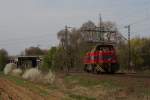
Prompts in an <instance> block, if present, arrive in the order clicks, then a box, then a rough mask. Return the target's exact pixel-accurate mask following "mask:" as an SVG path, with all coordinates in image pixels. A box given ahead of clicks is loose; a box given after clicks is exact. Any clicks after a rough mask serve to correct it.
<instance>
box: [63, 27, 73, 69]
mask: <svg viewBox="0 0 150 100" xmlns="http://www.w3.org/2000/svg"><path fill="white" fill-rule="evenodd" d="M69 28H72V27H68V26H67V25H66V26H65V44H64V49H65V53H66V61H65V63H66V67H67V70H68V72H69V69H70V68H69V67H70V60H69V53H70V51H69V47H68V29H69Z"/></svg>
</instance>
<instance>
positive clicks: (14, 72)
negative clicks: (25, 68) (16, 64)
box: [11, 68, 22, 76]
mask: <svg viewBox="0 0 150 100" xmlns="http://www.w3.org/2000/svg"><path fill="white" fill-rule="evenodd" d="M11 74H12V75H14V76H21V74H22V70H21V69H19V68H18V69H14V70H12V72H11Z"/></svg>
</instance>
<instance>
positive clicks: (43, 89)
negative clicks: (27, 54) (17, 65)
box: [0, 74, 56, 96]
mask: <svg viewBox="0 0 150 100" xmlns="http://www.w3.org/2000/svg"><path fill="white" fill-rule="evenodd" d="M0 77H4V78H7V79H8V80H10V81H12V82H14V83H15V84H16V85H20V86H23V87H25V88H27V89H29V90H31V91H33V92H36V93H39V94H40V95H41V96H47V95H49V93H50V92H51V91H50V90H54V89H56V88H55V86H51V85H48V86H47V85H42V84H35V83H32V82H30V81H27V80H24V79H22V78H20V77H15V76H10V75H7V76H6V75H3V74H0Z"/></svg>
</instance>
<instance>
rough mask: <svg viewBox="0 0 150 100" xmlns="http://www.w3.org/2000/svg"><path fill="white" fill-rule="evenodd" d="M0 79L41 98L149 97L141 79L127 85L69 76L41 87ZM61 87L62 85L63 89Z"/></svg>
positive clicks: (22, 81)
mask: <svg viewBox="0 0 150 100" xmlns="http://www.w3.org/2000/svg"><path fill="white" fill-rule="evenodd" d="M0 77H4V78H6V79H8V80H10V81H12V82H14V83H15V84H17V85H20V86H23V87H25V88H27V89H29V90H31V91H33V92H36V93H38V94H40V95H41V96H48V95H50V94H51V93H53V92H56V93H57V92H58V93H59V92H61V93H62V94H63V95H64V96H65V98H63V100H96V99H98V98H99V96H98V95H99V93H101V92H102V94H100V95H101V97H103V96H104V97H108V98H109V96H113V97H114V98H115V97H117V96H118V95H119V93H123V94H124V93H125V94H126V93H127V95H126V96H125V97H124V98H127V99H128V96H129V97H140V98H142V97H144V96H150V89H149V86H146V85H145V84H147V83H146V81H145V80H143V79H133V80H130V81H131V82H129V83H128V81H125V82H127V83H124V81H120V80H124V79H121V78H119V79H120V80H119V79H114V78H107V79H106V78H102V79H99V80H98V79H96V78H93V77H88V75H87V76H82V75H69V76H65V77H64V79H63V80H62V83H59V82H58V83H57V82H55V83H56V84H52V85H43V84H39V83H36V84H35V83H32V82H30V81H26V80H23V79H21V78H19V77H14V76H9V75H8V76H6V75H3V74H2V73H1V72H0ZM106 77H107V76H106ZM130 83H131V84H130ZM62 85H64V87H63V88H62ZM53 90H54V91H53ZM91 91H92V92H91ZM115 94H117V95H115ZM149 98H150V97H149ZM0 100H1V99H0ZM139 100H140V99H139Z"/></svg>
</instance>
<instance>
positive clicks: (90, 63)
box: [84, 44, 119, 73]
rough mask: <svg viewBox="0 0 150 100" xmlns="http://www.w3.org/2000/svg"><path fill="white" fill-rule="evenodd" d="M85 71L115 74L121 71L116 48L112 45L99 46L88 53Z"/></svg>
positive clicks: (85, 58)
mask: <svg viewBox="0 0 150 100" xmlns="http://www.w3.org/2000/svg"><path fill="white" fill-rule="evenodd" d="M84 65H85V67H84V70H85V71H87V72H94V73H100V72H106V73H115V72H116V71H118V70H119V65H118V62H117V57H116V52H115V48H114V46H113V45H111V44H99V45H96V47H94V48H93V49H92V51H91V52H88V53H86V55H85V57H84Z"/></svg>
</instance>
